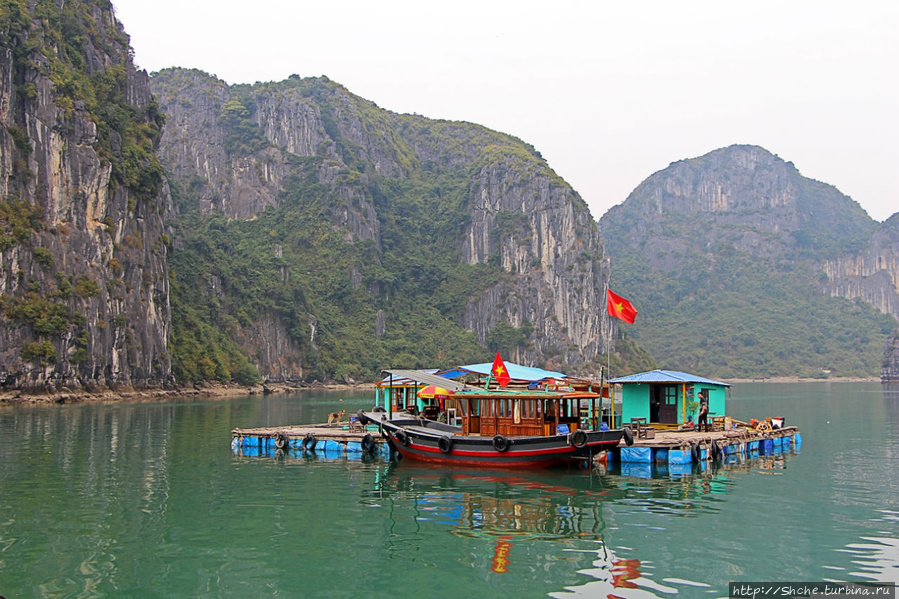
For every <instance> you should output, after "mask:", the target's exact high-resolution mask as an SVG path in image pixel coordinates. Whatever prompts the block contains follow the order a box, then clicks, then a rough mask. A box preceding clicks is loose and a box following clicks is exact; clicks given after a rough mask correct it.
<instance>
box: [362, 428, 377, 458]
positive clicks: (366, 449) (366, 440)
mask: <svg viewBox="0 0 899 599" xmlns="http://www.w3.org/2000/svg"><path fill="white" fill-rule="evenodd" d="M360 445H362V453H371V452H372V450H374V448H375V438H374V437H372V436H371V435H370V434H369V433H365V436H364V437H362V441H361V442H360Z"/></svg>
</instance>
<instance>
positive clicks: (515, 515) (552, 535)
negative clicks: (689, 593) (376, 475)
mask: <svg viewBox="0 0 899 599" xmlns="http://www.w3.org/2000/svg"><path fill="white" fill-rule="evenodd" d="M620 480H621V479H620V478H619V477H614V476H599V475H597V474H595V473H594V474H588V473H584V472H574V473H567V472H556V471H551V470H550V471H546V470H543V471H539V473H518V472H500V471H488V470H482V469H471V470H453V471H447V470H446V468H445V467H441V466H437V465H434V466H431V465H428V464H422V465H418V464H415V465H413V464H410V463H403V464H399V465H396V464H394V465H391V466H390V467H389V468H388V469H387V470H386V471H385V473H384V476H383V478H382V479H381V480H380V482H379V484H378V487H377V488H376V489H375V490H374V491H372V497H370V498H369V499H370V500H374V501H377V502H378V503H379V504H383V503H384V502H385V501H391V503H392V504H394V505H397V506H399V505H402V506H404V507H403V509H402V510H400V509H399V508H398V509H397V510H391V516H392V517H393V518H400V517H404V518H409V519H411V520H414V524H415V526H416V527H420V526H422V525H425V524H426V523H431V524H433V526H435V527H439V526H443V527H445V529H446V531H447V532H448V533H449V534H451V535H454V536H457V537H462V538H468V539H472V540H473V541H481V542H482V543H483V544H484V548H485V550H489V551H491V552H492V554H491V555H490V556H489V562H488V563H489V567H490V571H491V572H492V573H493V574H495V575H504V574H506V573H507V572H513V571H514V570H515V568H516V566H517V567H518V568H521V567H527V568H533V567H539V563H540V562H541V560H542V561H543V562H546V560H550V561H549V562H546V563H544V566H543V567H549V566H548V565H547V564H552V566H551V567H558V565H559V564H560V563H570V564H571V565H570V566H568V567H570V568H571V569H572V578H571V580H572V581H575V580H578V579H580V578H581V577H583V575H584V574H585V573H586V574H588V575H589V576H592V577H593V578H594V579H595V580H592V581H589V582H588V583H587V584H590V585H591V590H592V589H595V588H596V586H595V585H596V584H601V585H602V588H603V590H604V592H603V594H602V596H603V597H605V596H633V593H634V592H636V593H637V594H638V595H636V596H640V597H650V596H655V595H653V593H652V592H650V591H648V590H646V589H649V588H651V587H652V586H653V584H654V583H653V582H652V581H651V580H649V579H646V577H645V572H644V566H643V564H642V563H641V561H640V560H639V559H637V558H636V557H632V556H628V557H626V558H625V557H621V556H619V555H616V553H615V551H613V550H612V549H611V548H610V547H609V546H608V545H606V541H605V535H606V533H607V531H609V530H615V529H616V526H615V524H614V523H607V522H606V516H605V515H604V511H605V509H606V506H607V503H608V502H610V501H617V500H624V499H626V497H627V496H628V495H629V494H630V491H629V490H628V489H627V488H624V487H621V486H619V485H618V482H617V481H620ZM407 510H408V511H407ZM398 512H399V513H398ZM394 526H395V527H396V529H402V528H403V523H402V522H397V523H396V524H394ZM416 529H417V528H416ZM547 542H549V543H554V544H558V546H557V547H555V548H554V549H552V550H549V551H548V550H547V549H546V547H545V545H543V543H547ZM485 557H486V556H485ZM585 568H586V569H587V570H586V571H585ZM569 588H576V587H569ZM550 594H551V595H552V593H550ZM591 596H592V595H591Z"/></svg>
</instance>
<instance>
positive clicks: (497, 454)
mask: <svg viewBox="0 0 899 599" xmlns="http://www.w3.org/2000/svg"><path fill="white" fill-rule="evenodd" d="M368 416H369V417H370V420H372V421H373V422H378V420H377V418H376V416H377V415H376V414H369V415H368ZM380 425H381V431H382V434H384V435H385V436H386V437H387V438H388V440H389V443H390V445H391V448H392V449H394V450H395V451H397V452H398V453H399V454H400V455H402V457H403V458H404V459H409V460H415V461H419V462H431V463H435V464H447V465H454V466H468V467H490V468H549V467H553V466H558V465H562V464H567V463H571V462H572V461H581V462H583V461H585V460H587V461H589V460H591V459H592V458H593V456H594V455H596V454H597V453H599V452H600V451H603V450H608V449H612V448H614V447H616V446H617V445H618V443H619V442H620V441H621V438H622V436H623V434H624V431H623V430H620V429H619V430H608V431H586V430H579V431H575V432H574V433H572V434H570V435H555V436H550V437H537V436H525V437H502V436H496V437H479V436H466V435H462V434H460V433H461V429H459V428H458V427H452V426H447V425H444V424H440V423H436V422H431V421H422V420H381V421H380Z"/></svg>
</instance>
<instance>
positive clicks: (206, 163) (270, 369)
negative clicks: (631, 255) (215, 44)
mask: <svg viewBox="0 0 899 599" xmlns="http://www.w3.org/2000/svg"><path fill="white" fill-rule="evenodd" d="M151 85H152V86H153V89H154V93H155V94H156V95H157V97H158V98H159V101H160V105H161V108H162V110H163V111H164V112H165V113H166V115H167V122H166V127H165V131H164V134H163V138H162V143H161V147H160V156H161V159H162V161H163V163H164V164H165V166H166V168H167V170H168V171H169V172H170V173H171V181H172V186H173V190H174V196H175V199H176V205H177V206H178V213H179V217H178V221H179V223H181V224H180V225H179V236H178V240H179V241H178V242H177V243H176V245H175V248H174V252H173V257H172V261H173V271H174V280H175V281H176V284H175V287H174V295H175V297H176V300H175V303H176V304H177V305H176V318H175V321H176V330H175V335H174V338H175V347H176V349H175V351H176V354H177V355H178V356H179V357H180V358H182V359H179V360H178V362H179V363H180V364H184V370H183V371H181V372H179V373H178V374H179V377H180V378H185V379H191V378H198V377H202V376H203V375H202V372H204V370H205V372H207V373H208V372H209V371H211V370H214V371H219V370H226V371H228V372H230V373H232V374H233V372H234V371H235V369H238V370H243V371H246V364H240V363H239V362H240V360H239V357H238V354H246V355H248V356H249V357H250V359H251V361H252V362H253V363H254V364H255V365H257V366H258V367H259V370H260V374H261V376H262V377H263V378H267V379H270V380H272V379H310V378H317V379H330V378H338V379H341V378H343V379H352V378H359V377H370V376H371V375H372V374H374V373H377V372H378V370H379V369H381V368H385V367H388V366H405V367H435V366H447V365H452V364H457V363H462V362H465V361H485V360H488V359H490V357H491V354H490V352H491V351H496V350H497V349H498V350H500V351H501V352H502V353H503V356H504V357H505V358H506V359H509V360H514V361H520V362H524V363H529V364H539V365H552V364H555V365H558V366H565V367H566V368H568V369H569V370H570V369H572V368H574V369H584V370H587V371H590V372H595V371H596V370H597V369H598V363H597V361H598V360H599V359H600V357H601V356H600V357H597V353H601V351H602V347H603V336H602V327H601V323H602V315H603V313H604V310H603V308H602V307H603V306H604V294H605V285H606V281H607V279H608V273H609V271H608V262H607V261H606V260H605V258H604V254H603V248H602V244H601V243H600V240H599V235H598V229H597V226H596V223H595V222H594V221H593V219H592V218H591V216H590V214H589V211H588V209H587V207H586V205H585V203H584V202H583V201H582V200H581V198H580V197H578V196H577V194H576V193H575V192H574V191H573V190H572V189H571V188H570V187H569V186H568V185H567V184H566V183H565V182H564V181H562V180H561V179H560V178H559V177H558V176H557V175H556V174H555V173H553V172H552V170H551V169H550V168H549V167H548V166H547V165H546V163H545V162H544V161H543V160H542V158H541V157H540V156H539V154H537V152H536V151H535V150H534V149H533V148H532V147H530V146H528V145H526V144H524V143H522V142H521V141H520V140H518V139H515V138H513V137H510V136H508V135H503V134H500V133H496V132H493V131H490V130H487V129H485V128H483V127H480V126H477V125H473V124H468V123H452V122H445V121H435V120H430V119H426V118H423V117H419V116H414V115H398V114H394V113H390V112H388V111H385V110H382V109H380V108H378V107H377V106H376V105H374V104H373V103H371V102H369V101H366V100H363V99H361V98H359V97H357V96H354V95H353V94H351V93H349V92H348V91H347V90H346V89H345V88H343V87H342V86H340V85H338V84H336V83H334V82H331V81H329V80H328V79H327V78H309V79H301V78H299V77H297V76H292V77H291V78H289V79H288V80H286V81H283V82H277V83H266V84H256V85H253V86H246V85H239V86H230V85H227V84H226V83H224V82H222V81H220V80H218V79H216V78H214V77H211V76H209V75H206V74H204V73H201V72H199V71H195V70H184V69H168V70H165V71H162V72H160V73H158V74H155V75H154V76H153V79H152V82H151ZM251 269H252V270H253V272H252V273H251V272H250V270H251ZM178 306H190V309H187V308H185V311H184V312H183V313H182V312H179V310H181V308H180V307H178ZM179 323H183V326H182V325H181V324H179ZM216 332H217V333H216ZM218 333H221V334H218ZM210 340H212V343H211V344H210ZM211 346H215V347H216V348H217V349H215V350H214V351H212V352H209V351H207V350H205V349H203V348H204V347H207V348H208V347H211Z"/></svg>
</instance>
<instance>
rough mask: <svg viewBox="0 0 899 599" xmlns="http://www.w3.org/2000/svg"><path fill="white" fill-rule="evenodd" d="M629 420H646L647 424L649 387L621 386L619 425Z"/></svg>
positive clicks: (642, 385) (640, 384) (641, 385)
mask: <svg viewBox="0 0 899 599" xmlns="http://www.w3.org/2000/svg"><path fill="white" fill-rule="evenodd" d="M631 418H646V421H647V422H649V385H646V384H643V383H637V384H634V385H622V386H621V423H622V424H627V423H629V422H630V421H631Z"/></svg>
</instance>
